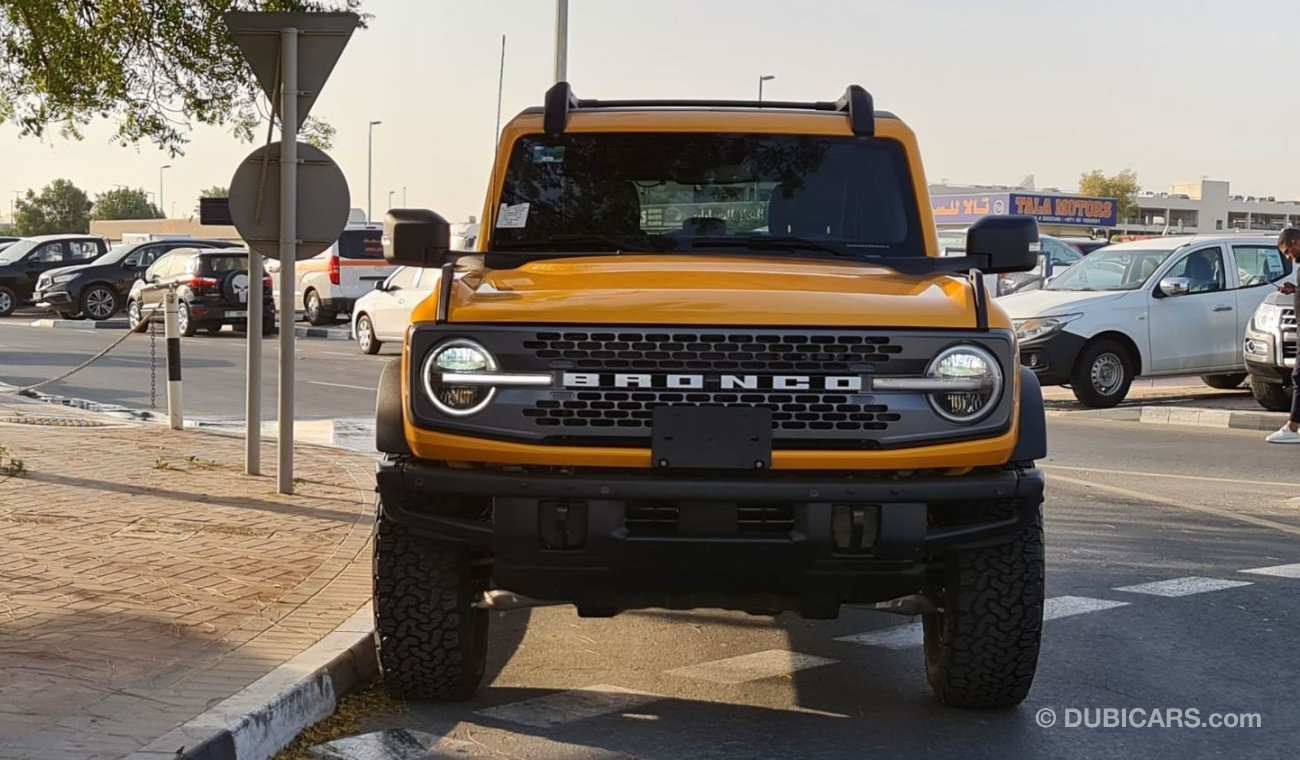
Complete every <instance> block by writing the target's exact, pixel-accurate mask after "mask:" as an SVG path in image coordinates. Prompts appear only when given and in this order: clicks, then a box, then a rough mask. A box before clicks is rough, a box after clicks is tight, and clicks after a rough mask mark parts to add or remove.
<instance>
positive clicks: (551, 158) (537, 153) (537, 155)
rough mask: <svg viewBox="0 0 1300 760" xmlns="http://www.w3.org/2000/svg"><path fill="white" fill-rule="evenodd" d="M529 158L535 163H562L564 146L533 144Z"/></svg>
mask: <svg viewBox="0 0 1300 760" xmlns="http://www.w3.org/2000/svg"><path fill="white" fill-rule="evenodd" d="M531 158H532V161H533V163H535V164H562V163H564V146H563V145H534V146H533V154H532V157H531Z"/></svg>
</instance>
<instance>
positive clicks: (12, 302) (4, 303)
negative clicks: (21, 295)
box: [0, 286, 18, 317]
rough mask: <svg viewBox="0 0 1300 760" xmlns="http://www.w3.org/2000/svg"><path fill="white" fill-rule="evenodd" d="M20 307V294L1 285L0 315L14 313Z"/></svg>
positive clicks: (4, 315)
mask: <svg viewBox="0 0 1300 760" xmlns="http://www.w3.org/2000/svg"><path fill="white" fill-rule="evenodd" d="M17 308H18V295H17V294H16V293H14V292H13V290H12V289H10V288H6V287H4V286H0V317H7V316H9V315H10V314H13V313H14V311H15V310H16V309H17Z"/></svg>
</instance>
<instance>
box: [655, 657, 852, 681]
mask: <svg viewBox="0 0 1300 760" xmlns="http://www.w3.org/2000/svg"><path fill="white" fill-rule="evenodd" d="M835 662H837V660H831V659H827V658H825V657H814V656H812V655H810V654H800V653H799V652H791V651H789V650H786V649H769V650H767V651H766V652H754V653H753V654H743V655H740V656H739V657H729V658H727V659H725V660H715V661H713V662H701V663H699V664H697V665H688V666H686V667H684V668H677V669H676V670H670V671H668V674H669V675H673V676H682V677H684V678H696V679H699V680H701V681H712V682H713V683H745V682H746V681H757V680H758V679H760V678H771V677H772V676H785V675H790V674H791V673H797V672H799V671H800V670H807V669H808V668H816V667H821V666H822V665H831V664H833V663H835Z"/></svg>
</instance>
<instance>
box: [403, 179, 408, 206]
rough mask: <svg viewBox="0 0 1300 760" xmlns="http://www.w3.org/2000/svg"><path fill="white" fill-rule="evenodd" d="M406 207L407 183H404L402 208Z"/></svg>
mask: <svg viewBox="0 0 1300 760" xmlns="http://www.w3.org/2000/svg"><path fill="white" fill-rule="evenodd" d="M406 207H407V206H406V185H402V208H406Z"/></svg>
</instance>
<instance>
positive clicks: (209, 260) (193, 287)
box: [126, 248, 275, 337]
mask: <svg viewBox="0 0 1300 760" xmlns="http://www.w3.org/2000/svg"><path fill="white" fill-rule="evenodd" d="M173 286H174V287H175V288H176V295H177V298H178V303H177V306H176V321H177V326H178V327H179V328H180V333H181V335H184V336H186V337H188V336H191V335H193V334H195V333H196V332H198V331H199V330H208V331H209V332H214V333H215V332H218V331H219V330H221V328H222V326H223V325H234V327H235V329H236V330H247V329H248V299H249V292H250V291H251V290H252V287H251V283H249V281H248V252H247V251H245V250H232V249H229V248H215V249H213V248H205V249H195V248H179V249H176V250H174V251H171V252H169V253H166V254H163V255H162V256H161V257H159V258H158V260H157V261H155V262H154V263H153V264H150V265H149V268H148V269H145V270H144V271H143V272H141V273H140V278H139V279H138V280H136V282H135V284H134V285H132V286H131V293H130V295H129V296H127V303H126V314H127V319H128V320H129V322H130V324H131V329H135V328H136V327H137V326H138V325H139V324H140V323H141V322H142V321H143V320H144V319H145V315H146V314H147V313H148V312H149V311H150V310H152V309H155V308H157V309H159V310H161V308H162V303H163V297H164V294H165V293H166V291H167V289H168V288H170V287H173ZM262 301H263V319H262V333H263V334H264V335H269V334H271V333H272V332H274V331H275V302H274V301H273V299H272V298H271V278H270V277H269V276H268V277H265V278H263V280H262ZM159 316H161V314H160V315H159Z"/></svg>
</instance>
